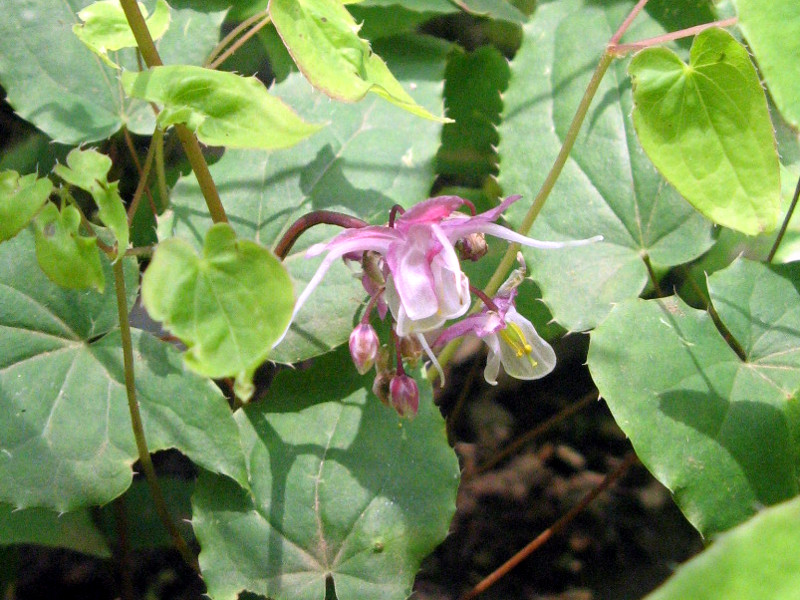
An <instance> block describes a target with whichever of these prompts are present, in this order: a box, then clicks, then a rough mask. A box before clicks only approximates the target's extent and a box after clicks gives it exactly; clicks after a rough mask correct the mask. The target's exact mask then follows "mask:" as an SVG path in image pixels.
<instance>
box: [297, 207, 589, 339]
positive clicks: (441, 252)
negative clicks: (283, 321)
mask: <svg viewBox="0 0 800 600" xmlns="http://www.w3.org/2000/svg"><path fill="white" fill-rule="evenodd" d="M518 199H519V196H509V197H508V198H506V199H505V200H504V201H503V202H502V203H501V204H500V205H499V206H497V207H495V208H493V209H491V210H488V211H486V212H484V213H481V214H479V215H475V216H468V215H466V214H463V213H458V212H456V210H457V209H458V208H460V207H461V206H463V205H464V204H466V201H465V200H464V199H462V198H459V197H458V196H439V197H437V198H430V199H428V200H425V201H424V202H421V203H419V204H417V205H416V206H414V207H413V208H411V209H409V210H408V211H407V212H405V213H404V214H402V215H400V216H398V217H397V218H396V219H395V220H394V223H392V224H390V225H385V226H367V227H362V228H359V229H348V230H346V231H343V232H342V233H340V234H339V235H337V236H336V237H335V238H333V239H332V240H331V241H330V242H327V243H324V244H316V245H314V246H312V247H311V248H310V249H309V250H308V251H307V252H306V256H307V257H312V256H317V255H319V254H322V253H324V252H327V255H326V256H325V258H324V259H323V260H322V263H321V264H320V266H319V268H318V269H317V271H316V273H314V276H313V277H312V278H311V281H309V283H308V285H307V286H306V288H305V289H304V290H303V292H302V293H301V294H300V296H299V297H298V299H297V303H296V304H295V309H294V314H295V315H296V314H297V313H298V311H299V310H300V308H301V307H302V306H303V304H304V303H305V301H306V300H307V299H308V297H309V296H310V295H311V293H312V292H313V291H314V289H315V288H316V286H317V285H319V283H320V282H321V281H322V278H323V277H324V275H325V273H326V272H327V271H328V269H329V268H330V267H331V265H332V264H333V263H334V262H335V261H336V260H337V259H339V258H341V257H345V256H353V255H360V254H362V253H364V252H367V251H373V252H376V253H378V254H379V255H380V256H381V257H382V258H383V270H384V275H385V280H386V285H385V297H386V302H387V304H388V305H389V309H390V310H391V311H392V315H393V316H394V319H395V320H396V321H397V326H396V331H397V334H398V335H400V336H406V335H409V334H415V333H417V334H418V333H421V332H424V331H430V330H431V329H435V328H437V327H440V326H441V325H443V324H444V323H445V321H447V320H448V319H453V318H456V317H460V316H461V315H463V314H464V313H465V312H466V311H467V309H468V308H469V304H470V293H469V281H468V280H467V276H466V275H465V274H464V273H463V272H462V270H461V264H460V263H459V260H458V256H457V255H456V252H455V249H454V247H453V245H454V244H455V243H456V242H457V241H458V240H459V239H461V238H463V237H465V236H468V235H470V234H474V233H486V234H490V235H493V236H495V237H499V238H503V239H506V240H509V241H512V242H518V243H520V244H523V245H526V246H532V247H535V248H562V247H565V246H575V245H582V244H587V243H591V242H594V241H597V239H599V238H591V239H589V240H579V241H574V242H542V241H539V240H534V239H531V238H528V237H525V236H522V235H520V234H518V233H516V232H514V231H512V230H510V229H508V228H506V227H503V226H501V225H498V224H496V223H494V221H496V220H497V219H498V218H499V217H500V215H501V214H502V212H503V211H504V210H505V209H506V208H508V207H509V206H510V205H511V204H512V203H513V202H515V201H516V200H518Z"/></svg>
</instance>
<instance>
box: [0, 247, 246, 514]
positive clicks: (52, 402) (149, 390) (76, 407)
mask: <svg viewBox="0 0 800 600" xmlns="http://www.w3.org/2000/svg"><path fill="white" fill-rule="evenodd" d="M123 260H124V263H125V279H126V290H127V292H128V306H129V307H130V306H132V305H133V301H134V299H135V297H136V293H137V281H138V276H139V271H138V268H137V265H136V261H135V260H134V259H131V258H126V259H123ZM103 269H104V271H105V274H106V276H107V277H112V275H111V265H110V263H109V262H108V261H107V260H104V261H103ZM112 278H113V277H112ZM133 352H134V359H135V373H134V375H135V381H136V395H137V400H138V402H139V406H140V410H141V413H142V420H143V423H144V430H145V434H146V436H147V442H148V445H149V447H150V450H151V451H152V452H157V451H158V450H164V449H166V448H177V449H178V450H180V451H181V452H183V453H185V454H186V455H187V456H189V458H191V459H192V460H193V461H195V462H196V463H197V464H198V465H200V466H202V467H203V468H205V469H208V470H211V471H214V472H219V473H223V474H225V475H227V476H229V477H232V478H233V479H235V480H237V481H239V482H240V483H241V484H242V485H247V481H246V477H245V475H244V462H243V461H244V459H243V456H242V448H241V445H240V440H239V435H238V432H237V430H236V426H235V424H234V422H233V419H232V417H231V413H230V409H229V408H228V405H227V402H226V401H225V399H224V398H223V397H222V394H221V393H220V391H219V389H218V388H217V387H216V386H215V385H214V384H213V383H212V382H210V381H208V380H207V379H204V378H200V377H197V376H195V375H192V374H191V373H187V372H186V371H185V369H184V368H183V365H182V364H181V358H180V353H179V352H178V351H177V350H176V349H175V348H174V347H173V346H171V345H169V344H166V343H164V342H161V341H159V340H157V339H156V338H154V337H152V336H150V335H148V334H146V333H142V332H138V331H137V330H134V332H133ZM123 373H124V370H123V361H122V349H121V342H120V336H119V332H118V330H117V305H116V295H115V292H114V290H113V288H112V286H108V287H107V289H106V292H105V293H104V294H98V293H94V292H78V291H74V290H65V289H62V288H60V287H57V286H55V285H54V284H52V283H51V282H50V281H49V280H47V279H46V278H45V277H44V275H43V274H42V273H41V271H39V269H38V268H37V267H36V262H35V259H34V256H33V241H32V239H31V236H30V234H29V233H28V232H25V231H23V232H22V233H20V234H19V235H18V236H17V237H15V238H14V239H13V240H10V241H8V242H6V243H4V244H2V245H0V501H1V502H8V503H10V504H12V505H14V506H15V507H17V508H27V507H31V506H47V507H50V508H52V509H55V510H57V511H69V510H74V509H75V508H77V507H80V506H89V505H95V504H105V503H107V502H109V501H110V500H112V499H113V498H115V497H117V496H119V495H120V494H121V493H122V492H124V491H125V489H127V487H128V486H129V485H130V482H131V479H132V476H133V473H132V471H131V467H132V465H133V463H134V461H136V459H137V458H138V452H137V450H136V443H135V441H134V438H133V433H132V431H131V423H130V414H129V411H128V402H127V399H126V393H125V383H124V375H123Z"/></svg>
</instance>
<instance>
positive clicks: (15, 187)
mask: <svg viewBox="0 0 800 600" xmlns="http://www.w3.org/2000/svg"><path fill="white" fill-rule="evenodd" d="M52 191H53V183H52V182H51V181H50V180H49V179H45V178H43V179H38V178H37V177H36V174H35V173H31V174H30V175H23V176H22V177H20V176H19V173H17V172H16V171H2V172H0V242H3V241H5V240H10V239H11V238H12V237H14V236H15V235H17V234H18V233H19V232H20V231H22V229H23V228H24V227H25V226H26V225H27V224H28V223H30V222H31V220H32V219H33V217H34V216H35V215H36V213H37V212H39V209H41V208H42V206H44V203H45V202H47V198H48V197H49V196H50V192H52Z"/></svg>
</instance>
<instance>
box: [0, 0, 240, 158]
mask: <svg viewBox="0 0 800 600" xmlns="http://www.w3.org/2000/svg"><path fill="white" fill-rule="evenodd" d="M143 2H144V5H145V7H146V8H147V10H148V11H149V12H153V11H154V10H155V6H156V0H143ZM91 3H92V2H91V0H64V1H63V2H53V1H52V0H26V1H25V2H8V3H5V4H4V6H3V18H2V19H0V84H2V86H3V88H4V89H5V90H6V92H7V93H8V97H7V100H8V102H9V104H11V106H12V107H14V110H15V111H16V112H17V113H18V114H19V115H20V116H21V117H22V118H23V119H26V120H28V121H30V122H31V123H33V124H34V125H36V127H38V128H39V129H41V130H42V131H44V132H45V133H46V134H47V135H48V136H50V137H51V138H52V139H53V140H55V141H58V142H62V143H65V144H72V145H75V144H80V143H84V142H92V141H95V140H100V139H105V138H107V137H109V136H111V135H112V134H113V133H115V132H116V131H118V130H119V129H120V127H122V126H123V125H125V126H126V127H127V128H128V129H129V130H130V131H131V132H133V133H138V134H142V135H150V134H151V133H152V132H153V128H154V126H155V125H154V124H155V115H154V114H153V109H152V107H151V106H150V105H149V104H148V103H147V102H143V101H141V100H136V99H131V98H128V97H127V96H126V95H125V94H124V93H123V92H122V89H121V88H120V86H119V81H118V71H117V70H116V69H112V68H111V67H109V66H108V65H106V64H105V63H104V62H103V61H102V60H100V58H99V57H98V56H97V55H96V54H94V53H93V52H91V51H90V50H89V49H88V48H87V47H86V46H85V45H84V44H83V43H82V42H81V41H80V40H79V39H78V38H77V37H76V36H75V34H74V33H73V32H72V27H73V26H74V25H76V24H78V22H79V19H78V16H77V13H78V12H79V11H80V10H81V9H83V8H85V7H87V6H89V5H90V4H91ZM200 4H201V3H198V2H196V1H195V0H173V1H172V7H171V9H170V23H171V25H170V28H169V29H168V30H167V32H166V34H164V37H162V38H161V39H160V40H158V41H157V42H156V46H157V47H158V50H159V53H160V54H161V58H162V60H163V61H164V62H165V63H167V64H169V63H174V64H194V65H200V64H202V63H203V61H204V60H205V58H206V56H207V55H208V53H209V52H210V50H211V49H212V48H213V47H214V46H215V45H216V43H217V41H218V40H219V27H220V25H221V24H222V20H223V19H224V17H225V10H226V7H224V6H221V5H220V2H211V1H208V2H203V3H202V6H200ZM111 58H112V59H113V60H114V62H116V63H117V64H119V65H121V66H122V67H123V68H126V69H131V70H137V69H138V68H139V67H138V64H139V63H138V62H137V59H136V51H135V50H134V49H123V50H120V51H118V52H116V53H112V56H111Z"/></svg>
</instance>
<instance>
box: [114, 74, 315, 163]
mask: <svg viewBox="0 0 800 600" xmlns="http://www.w3.org/2000/svg"><path fill="white" fill-rule="evenodd" d="M122 86H123V87H124V88H125V93H127V94H130V95H131V96H134V97H135V98H141V99H143V100H149V101H150V102H157V103H159V104H162V105H163V106H164V109H163V110H162V111H161V113H159V115H158V122H159V124H160V125H161V126H162V127H168V126H169V125H174V124H176V123H185V124H186V125H187V126H188V127H189V129H191V130H192V131H194V132H195V133H196V134H197V137H198V139H199V140H200V141H201V142H203V143H205V144H210V145H212V146H226V147H228V148H261V149H265V150H274V149H277V148H288V147H290V146H294V145H295V144H296V143H298V142H299V141H300V140H302V139H304V138H307V137H309V136H311V135H313V134H314V133H316V132H317V131H319V130H320V129H322V125H312V124H310V123H306V122H305V121H303V120H302V119H301V118H300V117H298V116H297V114H295V112H294V111H293V110H292V109H290V108H289V107H288V106H286V105H285V104H284V103H283V102H281V101H280V100H279V99H277V98H275V97H274V96H272V95H270V93H269V92H268V91H267V89H266V88H265V87H264V84H262V83H261V82H260V81H258V80H257V79H256V78H255V77H240V76H239V75H236V74H235V73H227V72H223V71H213V70H211V69H203V68H201V67H190V66H183V65H178V66H170V67H155V68H153V69H150V70H149V71H144V72H142V73H123V74H122Z"/></svg>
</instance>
